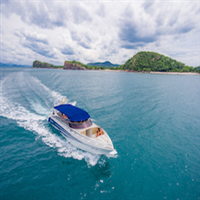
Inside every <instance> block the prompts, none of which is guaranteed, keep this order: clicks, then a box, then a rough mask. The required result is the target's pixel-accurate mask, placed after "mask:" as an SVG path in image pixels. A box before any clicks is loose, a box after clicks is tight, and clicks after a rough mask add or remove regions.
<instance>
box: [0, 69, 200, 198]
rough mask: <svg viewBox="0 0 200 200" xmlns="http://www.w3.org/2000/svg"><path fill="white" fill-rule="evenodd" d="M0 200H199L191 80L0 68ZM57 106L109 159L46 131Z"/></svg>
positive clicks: (199, 130)
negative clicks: (90, 124)
mask: <svg viewBox="0 0 200 200" xmlns="http://www.w3.org/2000/svg"><path fill="white" fill-rule="evenodd" d="M0 86H1V92H0V115H1V116H0V155H1V157H0V199H2V200H3V199H20V200H21V199H115V200H117V199H119V200H121V199H142V200H143V199H176V200H177V199H180V200H181V199H188V200H191V199H200V76H184V75H153V74H138V73H123V72H103V71H67V70H66V71H65V70H51V69H22V68H1V82H0ZM64 96H66V97H67V99H68V102H76V105H77V106H78V107H81V108H83V109H85V110H86V111H88V112H89V114H90V115H91V118H92V119H94V120H95V123H96V124H98V125H100V126H102V127H103V128H104V129H105V130H106V131H107V133H108V134H109V136H110V138H111V139H112V141H113V144H114V147H115V149H116V150H117V152H118V153H117V155H116V156H114V157H107V156H104V155H102V156H99V155H93V154H91V153H88V152H84V151H82V150H79V149H77V148H76V147H74V146H72V145H71V144H70V143H69V142H68V141H67V140H66V139H65V138H63V136H62V135H60V134H59V132H58V131H56V130H55V129H54V128H53V127H51V125H50V124H48V122H47V117H48V115H49V113H50V112H51V111H52V107H53V105H54V103H55V102H56V101H57V100H58V99H61V98H63V97H64Z"/></svg>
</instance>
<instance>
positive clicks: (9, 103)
mask: <svg viewBox="0 0 200 200" xmlns="http://www.w3.org/2000/svg"><path fill="white" fill-rule="evenodd" d="M21 78H23V81H25V80H24V79H25V76H24V77H23V76H22V77H21ZM21 78H20V80H21ZM28 78H29V80H30V82H31V84H32V85H33V87H32V88H40V92H41V98H43V96H42V95H43V94H44V93H45V94H46V93H48V95H49V98H53V100H54V101H55V100H56V99H59V98H60V99H62V98H63V96H62V95H61V94H59V93H57V92H55V91H52V90H50V89H49V88H48V87H46V86H45V85H44V84H42V83H41V82H40V81H39V80H38V79H36V78H34V77H32V76H30V77H28ZM8 84H9V78H8V77H5V78H4V79H3V80H1V82H0V88H1V91H0V116H2V117H5V118H8V119H12V120H15V121H16V123H17V124H18V126H20V127H23V128H24V129H26V130H29V131H31V132H33V133H34V134H36V135H37V137H36V138H37V139H38V136H39V138H41V140H42V141H43V142H44V143H45V144H46V145H48V146H50V147H51V148H55V149H56V151H57V152H58V155H60V156H64V157H66V158H70V157H72V158H74V159H77V160H82V159H84V160H85V161H86V162H87V164H88V165H92V166H94V165H96V164H97V163H98V161H99V159H100V156H99V155H93V154H91V153H89V152H83V151H81V150H79V149H77V148H76V147H74V146H72V145H71V144H70V143H69V142H68V141H67V140H66V139H65V138H64V137H62V136H58V135H56V134H55V133H52V132H51V131H50V129H49V128H48V126H47V123H48V122H47V116H46V113H47V111H48V109H47V107H45V108H44V107H42V106H41V104H39V102H34V100H33V99H34V98H30V99H31V100H30V103H31V105H32V108H33V109H35V111H36V113H33V112H31V111H29V110H27V109H26V108H25V107H24V106H22V105H21V104H20V103H19V102H17V99H15V101H13V99H12V98H9V94H8V93H7V91H8V87H9V86H8ZM16 84H17V83H16ZM38 84H39V86H40V87H39V86H38ZM26 89H27V88H26ZM24 91H26V90H24ZM24 95H26V93H25V94H24ZM37 95H40V94H39V93H38V91H37ZM36 100H37V99H36ZM49 111H50V110H49ZM99 163H101V161H99Z"/></svg>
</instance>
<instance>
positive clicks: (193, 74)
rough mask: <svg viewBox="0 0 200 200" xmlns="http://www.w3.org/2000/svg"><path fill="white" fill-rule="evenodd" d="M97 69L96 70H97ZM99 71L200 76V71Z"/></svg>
mask: <svg viewBox="0 0 200 200" xmlns="http://www.w3.org/2000/svg"><path fill="white" fill-rule="evenodd" d="M95 71H96V70H95ZM99 71H107V72H131V73H145V74H169V75H191V76H195V75H196V76H199V75H200V73H194V72H153V71H150V72H136V71H129V70H111V69H101V70H99Z"/></svg>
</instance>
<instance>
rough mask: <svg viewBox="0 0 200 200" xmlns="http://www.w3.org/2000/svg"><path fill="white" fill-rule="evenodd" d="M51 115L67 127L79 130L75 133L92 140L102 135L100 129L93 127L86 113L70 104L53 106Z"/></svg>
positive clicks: (102, 132)
mask: <svg viewBox="0 0 200 200" xmlns="http://www.w3.org/2000/svg"><path fill="white" fill-rule="evenodd" d="M53 114H54V115H55V114H56V115H57V116H58V117H59V118H60V119H61V120H62V121H63V122H64V123H66V124H67V125H68V126H69V127H71V128H73V129H79V130H77V131H78V132H80V133H81V134H82V135H85V136H88V137H93V138H94V137H98V136H100V135H103V134H104V131H103V130H102V129H101V131H100V130H99V129H100V127H98V126H96V125H93V123H92V121H91V119H90V115H89V114H88V113H87V112H86V111H84V110H82V109H80V108H78V107H75V106H73V105H71V104H61V105H58V106H55V107H54V111H53ZM100 132H101V133H100Z"/></svg>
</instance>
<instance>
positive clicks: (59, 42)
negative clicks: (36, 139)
mask: <svg viewBox="0 0 200 200" xmlns="http://www.w3.org/2000/svg"><path fill="white" fill-rule="evenodd" d="M0 5H1V8H0V9H1V10H0V12H1V62H3V63H15V64H28V65H32V62H33V61H34V60H40V61H42V62H49V63H52V64H59V65H63V63H64V61H65V60H78V61H80V62H82V63H85V64H86V63H89V62H97V61H99V62H103V61H107V60H108V61H110V62H112V63H114V64H123V63H124V62H125V61H126V60H128V59H129V58H131V57H132V56H133V55H135V54H136V53H137V52H139V51H154V52H158V53H161V54H164V55H166V56H170V57H172V58H173V59H176V60H178V61H180V62H183V63H185V64H187V65H190V66H198V65H200V1H195V0H187V1H186V0H165V1H164V0H155V1H150V0H147V1H139V0H138V1H126V0H125V1H117V0H109V1H107V0H103V1H95V0H88V1H86V0H82V1H67V0H53V1H50V0H21V1H20V0H1V4H0Z"/></svg>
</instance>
